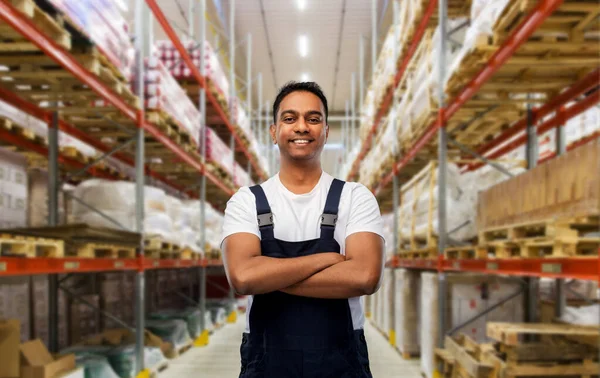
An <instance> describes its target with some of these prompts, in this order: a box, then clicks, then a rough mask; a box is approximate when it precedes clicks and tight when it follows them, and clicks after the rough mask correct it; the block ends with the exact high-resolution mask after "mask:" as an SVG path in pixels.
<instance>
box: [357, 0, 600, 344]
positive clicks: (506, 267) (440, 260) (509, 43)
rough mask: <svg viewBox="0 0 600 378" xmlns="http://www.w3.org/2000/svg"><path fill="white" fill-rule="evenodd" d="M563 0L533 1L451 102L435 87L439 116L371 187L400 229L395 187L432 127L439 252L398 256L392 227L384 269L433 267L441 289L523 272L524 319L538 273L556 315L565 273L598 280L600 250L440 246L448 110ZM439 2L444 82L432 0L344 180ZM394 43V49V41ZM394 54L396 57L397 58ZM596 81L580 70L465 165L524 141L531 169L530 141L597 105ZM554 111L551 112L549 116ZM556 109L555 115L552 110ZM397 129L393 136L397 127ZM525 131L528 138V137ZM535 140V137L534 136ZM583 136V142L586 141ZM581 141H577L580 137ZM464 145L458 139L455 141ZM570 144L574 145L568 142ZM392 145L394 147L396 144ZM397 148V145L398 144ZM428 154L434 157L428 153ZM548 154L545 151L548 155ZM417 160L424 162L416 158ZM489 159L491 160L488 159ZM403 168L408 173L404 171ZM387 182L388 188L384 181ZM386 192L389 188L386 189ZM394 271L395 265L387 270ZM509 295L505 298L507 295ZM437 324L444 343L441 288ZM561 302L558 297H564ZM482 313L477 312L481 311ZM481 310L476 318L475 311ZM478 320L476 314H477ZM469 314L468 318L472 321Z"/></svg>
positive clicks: (443, 14) (443, 16)
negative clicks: (553, 287) (457, 251)
mask: <svg viewBox="0 0 600 378" xmlns="http://www.w3.org/2000/svg"><path fill="white" fill-rule="evenodd" d="M562 2H563V0H539V1H538V2H537V4H536V5H535V7H533V9H532V10H531V12H530V13H529V15H528V16H527V17H526V18H525V19H524V20H523V21H522V22H521V23H520V25H518V26H517V27H516V28H515V29H514V31H513V32H512V33H511V35H510V36H509V38H507V39H506V40H505V41H504V43H503V44H502V45H501V47H500V48H499V49H498V50H497V51H496V53H495V54H493V55H492V57H491V58H490V59H489V61H488V63H487V64H486V65H485V67H484V68H483V69H482V70H481V71H480V72H479V73H478V74H476V75H475V76H474V77H473V78H472V79H471V80H470V82H469V83H468V84H467V85H466V86H465V87H464V88H463V89H462V91H461V92H460V93H459V94H458V95H457V96H456V97H455V98H454V100H453V101H451V102H450V103H448V104H446V102H445V100H446V99H445V93H444V89H443V86H442V85H440V86H439V90H438V93H437V100H438V103H439V104H440V109H439V111H438V115H437V119H436V120H435V121H434V122H432V124H431V125H430V126H429V127H428V128H427V129H426V131H425V132H424V133H423V134H422V136H421V137H420V138H419V139H418V140H417V141H416V142H415V143H414V144H413V145H412V146H411V147H410V149H409V150H408V151H406V152H405V153H404V154H403V156H402V157H401V159H400V160H399V161H398V162H396V163H395V164H394V165H393V166H392V170H391V172H390V173H389V174H388V175H387V176H385V177H384V178H383V180H381V181H380V182H379V184H378V186H377V187H376V188H372V191H373V193H374V194H375V195H377V196H379V197H385V198H389V197H388V196H390V195H393V206H394V209H393V211H394V229H395V230H397V228H398V227H397V226H398V216H399V214H398V209H399V208H398V201H399V198H398V196H399V186H400V183H401V182H406V181H407V180H409V179H410V178H411V177H412V176H413V173H412V172H414V171H415V169H414V168H415V166H416V167H417V169H416V171H419V170H420V168H422V167H423V166H424V163H423V162H420V163H415V161H414V159H415V157H416V155H417V154H418V153H419V152H420V151H422V150H423V149H424V148H425V147H426V146H430V143H431V142H432V141H434V136H436V134H437V160H438V162H439V164H438V172H437V174H438V180H439V181H438V193H437V198H439V203H438V214H437V217H438V234H439V239H438V256H437V259H406V258H401V257H400V255H398V252H399V240H398V235H397V232H395V233H394V240H393V243H394V251H395V252H394V253H395V255H394V256H393V258H392V259H391V260H389V261H388V262H387V267H389V268H406V269H416V270H428V271H437V272H438V278H439V279H438V283H439V292H440V293H445V292H446V287H447V284H446V273H448V272H476V273H483V274H491V275H509V276H516V277H524V278H525V283H526V287H527V289H526V290H525V291H524V293H525V297H526V302H527V311H526V313H527V320H528V321H532V320H533V319H534V318H535V312H536V310H535V298H536V291H535V290H536V284H535V278H540V277H546V278H555V279H557V286H558V289H557V293H558V295H557V297H558V298H557V302H558V304H557V314H560V312H561V309H564V303H565V295H564V279H582V280H592V281H599V282H600V251H599V258H598V259H595V258H591V259H578V258H528V259H477V260H471V259H446V258H445V257H444V250H445V248H446V244H447V218H446V200H445V199H446V170H447V164H448V156H447V153H448V144H449V143H450V144H453V145H455V146H458V145H457V144H455V143H456V142H454V141H452V140H450V139H449V137H448V135H447V131H446V124H447V123H448V121H449V120H450V119H451V117H452V116H453V115H454V114H456V113H457V111H458V110H459V109H461V107H463V105H465V103H466V102H467V101H468V100H469V99H471V98H472V97H473V96H474V95H475V94H476V93H477V92H478V90H479V89H480V88H481V87H482V85H483V84H484V83H485V82H486V81H487V80H489V79H490V78H491V77H492V76H493V75H494V73H496V72H497V71H498V70H499V69H500V68H501V67H502V66H503V64H504V63H505V62H506V61H507V60H509V59H510V58H511V57H512V55H513V54H514V53H515V52H516V51H517V49H518V48H519V47H520V46H521V45H522V44H523V43H524V42H525V41H527V40H528V38H529V37H530V36H531V35H532V34H533V33H534V32H535V30H536V29H537V28H538V27H539V26H540V25H541V24H542V23H543V22H544V20H546V19H547V18H548V17H550V15H551V14H552V13H553V12H554V11H555V10H556V9H557V8H558V7H559V6H560V5H561V4H562ZM397 4H398V3H397V1H396V2H395V9H394V12H395V14H397V13H398V5H397ZM436 8H437V10H438V18H437V22H439V25H440V28H441V47H440V49H439V54H440V58H438V62H437V63H438V64H437V71H438V82H439V83H443V82H444V80H443V79H444V77H445V75H446V72H445V70H446V66H447V62H445V61H444V58H443V57H444V56H445V51H446V48H447V47H446V44H447V40H448V30H447V26H446V24H447V19H448V17H447V14H448V12H447V10H448V1H447V0H430V1H429V3H428V5H427V7H426V9H425V11H424V13H423V16H422V18H421V20H420V22H419V25H418V26H417V28H416V31H415V34H414V35H415V36H414V38H413V39H412V41H411V43H410V45H409V47H408V50H407V53H406V54H405V55H404V57H403V59H402V61H401V62H400V63H399V65H398V71H397V73H396V75H395V78H394V81H393V83H394V85H392V87H391V88H390V89H389V90H388V92H387V94H386V96H385V97H384V100H383V102H382V105H381V106H380V108H379V110H378V111H377V112H376V117H375V121H374V124H373V126H372V128H371V129H370V132H369V134H368V137H367V138H366V140H365V141H364V143H363V145H362V146H361V149H360V153H359V155H358V156H357V158H356V160H355V161H354V163H353V166H352V169H351V171H350V173H349V176H348V180H351V179H353V178H356V177H357V171H358V166H359V164H360V162H361V161H362V159H363V158H364V157H365V156H366V154H367V152H368V151H369V150H370V149H371V147H372V141H373V139H374V136H375V133H376V131H377V127H378V125H379V124H380V121H381V119H382V118H383V117H384V116H385V115H386V114H387V113H388V112H389V111H390V107H391V105H392V104H393V103H394V92H395V89H396V87H397V85H398V84H399V83H400V81H401V79H402V76H403V75H404V72H405V70H406V67H407V66H408V64H409V62H410V60H411V59H412V57H413V55H414V53H415V51H416V49H417V47H418V46H419V44H420V43H421V39H422V37H423V34H424V32H425V29H426V28H427V27H428V26H430V22H431V21H432V19H433V17H434V15H435V11H436ZM397 22H398V20H397V18H396V19H395V20H394V24H395V25H398V24H397ZM396 50H397V48H396ZM394 56H395V57H398V52H397V51H395V53H394ZM396 61H398V59H396ZM599 82H600V69H596V70H595V71H593V72H591V73H590V74H588V75H586V76H585V77H583V78H581V79H580V80H579V81H577V82H576V83H574V84H572V85H571V86H570V87H568V88H565V90H563V91H562V92H561V93H560V94H558V95H556V96H555V97H554V98H552V99H550V100H549V101H547V102H546V103H545V104H544V105H542V106H540V107H538V108H535V109H533V110H532V111H531V112H530V116H529V117H527V118H524V119H521V120H520V121H519V122H516V123H515V124H513V125H512V126H511V127H510V128H509V129H507V130H504V131H503V132H502V133H501V134H500V135H499V136H497V137H496V138H495V139H493V140H492V141H490V142H488V143H486V144H485V145H483V146H482V147H481V148H479V149H477V151H472V150H470V149H463V148H460V149H461V150H462V152H463V153H465V154H466V155H472V156H474V157H475V158H476V159H479V160H480V162H477V163H471V164H469V165H468V166H469V168H470V169H476V168H478V167H479V166H481V165H484V164H488V163H490V160H491V159H495V158H497V157H499V156H502V155H503V154H505V153H507V152H510V151H512V150H513V149H515V148H516V147H518V146H522V145H524V144H526V145H527V156H528V165H529V167H530V168H532V167H533V166H535V165H536V164H537V163H538V161H537V156H535V157H534V156H533V154H532V153H531V152H532V150H533V146H534V143H537V141H536V140H535V138H532V136H534V135H536V134H537V135H540V134H542V133H544V132H547V131H548V130H551V129H555V128H559V132H561V133H562V135H563V136H564V127H563V126H564V124H565V122H566V121H567V120H568V119H570V118H572V117H574V116H576V115H578V114H580V113H582V112H583V111H585V110H587V109H589V108H590V107H591V106H594V105H596V104H597V103H598V102H599V101H600V91H599V90H596V91H595V92H591V93H589V92H590V91H591V90H593V89H596V88H598V83H599ZM585 93H587V94H588V95H587V96H586V97H585V98H584V99H583V100H579V101H577V98H578V97H580V96H581V95H583V94H585ZM572 101H577V102H576V103H575V104H574V105H571V106H570V107H568V108H566V109H565V106H566V104H567V103H570V102H572ZM393 113H394V112H393V111H392V112H390V115H389V117H391V121H390V122H391V123H390V125H393V126H392V127H394V128H396V127H397V119H396V117H395V115H394V114H393ZM553 113H554V115H553ZM552 115H553V116H552ZM547 116H552V117H551V118H549V119H547V120H545V121H544V122H543V123H542V124H540V125H538V126H537V127H536V124H538V123H539V121H541V120H543V119H546V118H547ZM524 130H526V131H527V133H526V135H525V136H523V137H521V138H518V139H516V140H514V141H512V142H511V143H510V144H507V145H505V146H503V147H502V148H499V149H497V151H494V152H493V153H492V154H488V152H490V151H491V150H492V149H494V148H496V147H498V146H500V145H502V144H503V143H505V142H507V141H508V140H510V139H511V138H512V137H514V136H515V135H517V133H519V132H521V131H524ZM394 135H397V134H396V133H394ZM528 136H529V138H528ZM597 137H598V135H593V136H591V137H589V138H587V140H588V141H589V140H590V139H593V138H597ZM562 140H563V146H562V147H561V148H560V150H559V151H558V154H560V153H563V152H564V151H566V149H567V148H566V146H565V145H564V137H563V138H562ZM532 142H533V143H532ZM583 142H585V141H582V142H581V143H583ZM581 143H579V144H581ZM459 147H461V146H459ZM572 147H575V146H572ZM394 148H396V146H394ZM394 151H397V149H395V150H394ZM432 158H433V157H432ZM547 159H548V158H546V160H547ZM419 164H421V165H419ZM492 164H493V163H492ZM407 167H410V168H413V169H410V170H409V171H410V172H406V171H407V169H406V168H407ZM390 183H391V184H392V188H391V190H390V188H389V185H390ZM390 192H391V193H390ZM392 273H393V270H392ZM510 299H512V298H507V299H505V300H503V301H501V303H503V302H504V301H506V300H510ZM439 301H440V302H439V309H440V312H439V314H438V316H439V326H440V328H439V329H440V340H439V342H440V345H441V346H443V340H444V337H445V334H446V331H448V327H447V326H446V319H445V316H446V314H445V311H444V309H445V308H446V303H445V301H446V296H445V295H443V294H440V297H439ZM561 302H562V303H561ZM479 316H480V315H479ZM479 316H478V317H479ZM475 319H476V318H475ZM475 319H472V320H475Z"/></svg>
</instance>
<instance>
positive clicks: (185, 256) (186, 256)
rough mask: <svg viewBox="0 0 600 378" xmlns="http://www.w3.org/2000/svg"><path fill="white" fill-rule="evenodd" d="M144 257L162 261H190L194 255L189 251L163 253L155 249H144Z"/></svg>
mask: <svg viewBox="0 0 600 378" xmlns="http://www.w3.org/2000/svg"><path fill="white" fill-rule="evenodd" d="M144 256H146V257H148V258H151V259H163V260H192V259H193V258H194V256H195V253H194V252H193V251H191V250H189V249H184V250H180V251H164V250H155V249H145V250H144Z"/></svg>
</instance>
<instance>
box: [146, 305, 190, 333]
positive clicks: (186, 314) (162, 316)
mask: <svg viewBox="0 0 600 378" xmlns="http://www.w3.org/2000/svg"><path fill="white" fill-rule="evenodd" d="M149 319H152V320H183V321H184V322H185V323H186V324H187V330H188V333H189V335H190V337H191V338H192V339H196V338H197V337H198V336H200V333H201V332H202V328H201V326H200V324H201V319H202V316H201V314H200V310H199V309H198V308H197V307H188V308H185V309H183V310H173V309H169V310H161V311H157V312H155V313H152V314H150V316H149Z"/></svg>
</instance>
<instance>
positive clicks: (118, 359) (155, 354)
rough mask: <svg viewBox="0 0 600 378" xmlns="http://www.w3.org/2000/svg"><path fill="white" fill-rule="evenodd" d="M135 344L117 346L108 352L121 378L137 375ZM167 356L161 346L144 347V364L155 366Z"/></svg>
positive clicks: (108, 356) (111, 362)
mask: <svg viewBox="0 0 600 378" xmlns="http://www.w3.org/2000/svg"><path fill="white" fill-rule="evenodd" d="M135 348H136V347H135V345H125V346H120V347H116V348H115V349H112V350H111V351H110V352H108V353H107V355H106V356H107V358H108V361H109V362H110V364H111V366H112V367H113V369H114V370H115V372H116V373H117V375H118V376H119V377H120V378H131V377H135V376H136V371H135V358H136V353H135ZM164 359H165V357H164V356H163V354H162V352H161V351H160V349H159V348H152V347H146V348H144V366H146V367H153V366H156V365H158V364H160V363H161V362H162V361H164Z"/></svg>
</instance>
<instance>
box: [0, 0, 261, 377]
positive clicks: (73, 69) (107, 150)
mask: <svg viewBox="0 0 600 378" xmlns="http://www.w3.org/2000/svg"><path fill="white" fill-rule="evenodd" d="M192 2H193V0H190V9H192V8H193V7H192V5H193V3H192ZM232 4H233V3H232ZM150 10H151V11H152V14H153V16H154V18H155V19H156V20H157V21H158V23H159V24H160V25H161V26H162V27H163V29H164V30H165V32H166V34H167V35H168V37H169V38H170V40H171V41H172V42H173V44H174V45H175V46H176V48H177V50H178V51H179V53H180V54H181V56H182V59H183V60H184V61H185V63H186V65H187V66H188V68H189V69H190V70H191V71H192V74H193V76H194V78H195V80H196V81H197V82H198V84H199V86H200V93H199V97H200V100H199V104H198V106H199V108H200V111H201V113H202V130H203V133H202V135H201V136H200V137H201V153H202V156H201V158H200V159H197V158H196V157H195V156H193V155H192V154H190V153H189V152H188V151H186V150H185V149H184V148H182V147H181V146H180V145H178V144H176V143H175V142H173V141H172V140H171V139H169V137H167V136H166V135H165V134H163V132H162V131H161V130H160V129H159V128H158V127H157V126H155V125H153V124H152V123H150V122H148V121H146V119H145V116H144V110H143V109H136V108H134V107H133V106H131V105H129V104H128V103H127V102H125V101H124V99H122V98H121V97H120V96H119V95H117V94H116V93H114V92H113V91H112V90H111V89H110V88H108V87H107V86H106V85H105V84H104V83H102V82H101V81H100V80H99V79H98V78H97V77H96V76H94V75H93V74H92V73H90V72H89V71H88V70H86V69H85V68H84V67H83V66H82V65H81V64H80V63H79V62H78V61H77V60H76V59H75V58H74V56H73V55H71V54H70V53H69V52H68V51H66V50H65V49H63V48H62V47H60V46H58V45H57V43H56V42H55V41H54V40H52V38H50V37H49V36H47V35H45V34H44V33H43V32H41V31H40V30H39V29H38V28H37V27H36V26H35V24H33V23H32V22H31V21H30V20H29V19H28V18H27V17H26V16H25V15H23V14H21V13H20V12H19V11H18V10H16V9H15V8H14V7H13V6H12V5H11V4H10V3H9V2H8V1H0V20H2V21H4V22H5V23H7V24H8V25H10V26H11V27H12V28H13V29H14V30H15V31H17V32H18V33H19V34H21V35H22V36H23V37H24V38H25V39H26V40H28V41H30V42H31V43H33V44H34V45H35V46H36V47H37V48H38V49H39V50H40V51H42V52H43V53H44V54H45V55H46V56H47V57H49V58H51V59H52V60H53V61H55V62H56V63H57V64H59V65H60V66H61V67H62V68H63V69H65V70H67V71H68V72H70V73H71V74H72V75H73V76H74V77H75V78H77V79H78V81H79V82H80V83H82V84H85V85H86V86H88V87H89V88H90V89H91V90H93V91H94V93H95V94H97V95H98V97H100V98H101V99H103V100H105V101H106V102H107V103H108V104H110V105H111V106H114V108H116V109H118V111H119V112H120V113H121V114H122V115H123V116H124V117H126V118H127V119H129V120H131V121H133V122H135V125H136V127H135V135H134V136H132V138H131V139H130V140H129V141H128V142H127V144H129V143H132V142H133V143H135V154H134V158H132V157H131V156H129V155H127V154H126V153H123V151H121V150H122V149H123V147H122V146H117V147H114V148H111V147H109V146H107V145H105V144H104V143H102V142H101V141H100V140H96V139H95V138H93V137H90V136H89V135H88V134H86V133H85V132H84V131H82V130H80V129H78V128H77V127H76V126H73V125H71V124H69V123H68V122H65V121H63V120H61V119H59V117H58V114H57V113H55V112H50V111H48V110H45V109H42V108H40V107H38V106H37V105H35V104H33V103H30V102H28V101H26V100H24V99H22V98H21V97H19V96H18V95H17V94H15V93H12V92H10V91H8V90H5V89H0V99H2V100H4V101H6V102H7V103H9V104H11V105H14V106H16V107H18V108H19V109H20V110H22V111H24V112H26V113H28V114H30V115H32V116H34V117H36V118H39V119H41V120H43V121H46V122H47V123H48V146H45V145H44V144H39V143H35V142H33V141H31V140H28V139H27V138H25V137H23V136H21V135H17V134H13V133H10V132H7V131H5V130H2V129H0V140H3V141H5V142H7V143H10V144H12V145H13V146H16V147H17V148H20V149H22V150H26V151H32V152H36V153H38V154H40V155H42V156H44V155H47V156H48V157H49V159H48V172H49V177H50V179H49V181H50V183H49V225H51V226H53V225H57V224H58V193H59V190H60V188H59V175H60V172H59V164H60V165H61V167H62V168H63V169H65V170H77V174H84V173H86V174H88V175H90V176H92V177H99V178H105V179H118V178H119V177H115V176H114V174H110V173H107V172H105V171H102V170H99V169H97V168H96V167H95V165H96V164H97V163H98V162H99V161H100V160H102V159H103V158H106V157H108V156H112V157H114V158H116V159H118V160H119V161H120V162H122V163H125V164H126V165H127V166H129V167H135V183H136V224H137V228H136V231H137V232H138V233H140V234H142V235H143V220H144V182H145V177H146V176H148V177H150V178H152V179H155V180H158V181H161V182H162V183H164V184H166V185H168V186H169V187H171V188H173V189H175V190H178V191H179V192H180V193H182V194H185V195H188V196H190V197H196V198H199V199H200V204H201V209H200V212H201V227H202V229H203V230H204V224H205V206H204V205H205V202H206V196H207V185H210V186H211V188H214V189H216V190H217V191H218V193H219V196H218V198H216V200H217V201H219V202H220V203H221V204H222V203H223V200H226V199H227V198H229V197H230V196H231V195H232V194H233V190H232V189H231V188H229V187H227V186H225V185H224V184H223V183H222V182H221V181H220V180H219V179H218V178H217V177H215V176H214V175H213V174H211V173H210V172H209V171H208V170H206V165H205V164H204V162H205V161H206V140H205V134H204V130H205V127H208V126H209V124H208V122H207V120H206V114H207V105H208V106H210V108H211V109H212V111H213V112H215V113H216V114H217V117H216V118H217V120H216V122H218V123H219V124H222V125H225V126H226V129H227V130H228V132H229V137H230V145H231V150H232V159H234V160H237V161H238V162H239V163H240V164H241V165H242V164H246V165H247V167H248V171H249V172H248V173H249V175H250V176H251V177H254V178H255V179H256V180H264V179H266V172H265V171H264V170H263V169H262V168H261V167H260V166H259V164H258V162H257V161H256V160H255V159H254V158H253V157H252V155H251V154H250V153H249V151H248V149H247V148H246V147H245V146H244V144H243V143H242V139H241V138H240V135H238V133H237V131H236V129H235V127H234V126H233V123H234V119H233V112H231V111H230V117H231V118H230V119H228V118H227V116H226V114H225V112H224V110H223V109H222V108H221V106H220V105H219V103H218V102H217V100H216V98H215V97H214V96H213V95H212V93H210V91H209V90H208V85H207V78H206V76H205V71H204V69H205V68H204V64H203V63H204V54H202V61H201V63H202V64H201V65H200V66H201V67H200V70H198V68H197V67H196V66H195V65H194V64H193V62H192V60H191V58H190V56H189V55H188V53H187V51H186V49H185V47H184V46H183V44H182V43H181V41H180V39H179V37H178V36H177V34H176V33H175V31H174V30H173V28H172V26H171V25H170V24H169V22H168V21H167V19H166V18H165V16H164V14H163V13H162V11H161V9H160V7H159V6H158V4H157V2H156V1H155V0H136V2H135V19H136V30H135V35H136V38H135V50H136V75H135V76H136V78H142V77H143V73H144V58H145V56H147V55H148V53H149V45H150V43H149V39H148V36H149V30H150V28H149V21H150ZM197 14H198V19H199V23H200V27H199V30H198V32H197V34H198V39H199V44H200V48H201V49H202V51H204V41H205V39H206V27H207V24H206V0H200V1H199V10H198V12H197ZM234 16H235V8H234V6H232V7H231V9H230V17H231V20H230V24H231V29H230V36H229V45H230V49H229V51H230V54H231V57H230V65H231V68H230V82H231V83H232V85H231V93H230V94H231V98H232V99H233V97H234V96H235V94H236V89H235V80H236V77H235V72H234V69H233V67H234V64H235V60H234V59H235V38H234V33H233V25H234V22H233V17H234ZM247 47H248V51H249V54H248V71H247V72H248V80H247V83H246V86H247V87H246V89H247V96H248V98H247V102H248V108H249V117H252V109H251V106H252V102H251V98H250V96H251V89H252V88H251V83H252V81H253V80H252V78H251V77H250V75H251V69H250V66H249V65H250V49H251V42H250V37H249V38H248V46H247ZM260 84H261V83H260V75H259V86H260ZM261 92H262V91H260V90H259V97H260V98H259V104H260V103H261V102H262V93H261ZM136 94H137V95H138V97H139V98H140V99H141V103H142V104H143V102H144V101H143V99H144V85H143V81H141V80H138V81H137V82H136ZM230 110H231V109H230ZM260 110H261V109H260V106H259V111H258V114H259V122H260ZM258 125H259V130H260V128H261V127H262V124H260V123H259V124H258ZM59 131H61V132H65V133H67V134H69V135H71V136H73V137H75V138H77V139H79V140H80V141H82V142H84V143H87V144H88V145H90V146H92V147H94V148H96V149H97V150H99V151H101V152H102V153H104V155H103V156H102V157H101V158H100V159H98V160H95V161H93V162H91V163H89V164H83V163H81V162H78V161H76V160H74V159H72V158H69V157H68V156H64V155H63V154H62V153H61V152H60V150H59V147H58V133H59ZM146 136H151V137H152V138H154V139H155V140H156V141H158V142H159V143H160V144H161V145H162V146H164V147H165V148H166V149H168V150H169V151H170V152H172V153H173V154H174V155H175V156H176V157H177V159H178V160H179V161H180V162H181V163H183V164H185V165H186V166H187V167H189V168H191V170H192V171H193V173H192V177H196V178H197V180H198V181H199V185H198V188H199V190H197V189H189V187H188V186H187V185H185V180H184V181H183V183H182V182H177V181H178V180H177V179H175V180H172V179H168V178H167V177H165V176H164V175H163V174H160V173H158V172H155V171H153V170H151V169H150V168H149V167H148V166H147V165H146V163H145V149H144V145H145V137H146ZM236 152H237V154H236ZM242 166H244V165H242ZM204 242H205V232H202V245H203V246H204ZM143 247H144V240H143V237H142V238H141V241H140V248H139V250H140V254H139V255H138V256H137V258H132V259H83V258H82V259H79V258H60V259H58V258H57V259H53V258H27V259H22V258H8V257H0V276H11V275H35V274H48V275H49V277H50V278H49V280H50V285H49V287H50V289H49V293H48V294H49V305H50V311H49V312H50V313H49V330H50V345H49V347H50V349H51V350H52V351H55V352H56V351H57V345H58V333H57V324H58V290H59V282H58V275H59V274H73V273H93V272H118V271H135V272H137V276H136V289H135V293H136V294H135V297H136V298H135V299H136V300H135V302H136V311H135V314H136V326H135V329H136V339H137V343H136V344H137V345H136V356H137V358H136V371H137V372H142V371H144V365H143V361H144V358H143V349H144V348H143V342H144V341H143V337H144V336H143V335H144V332H143V329H144V311H143V309H144V292H145V291H144V286H145V276H144V272H145V271H146V270H153V269H183V268H187V269H189V268H194V269H199V273H200V275H199V277H200V279H199V287H200V294H199V298H198V307H199V308H200V310H201V316H202V318H201V322H202V328H203V329H205V328H206V327H205V325H204V319H205V317H204V314H205V311H206V281H207V274H206V268H207V267H222V261H221V260H208V259H206V258H205V259H199V260H154V259H148V258H145V257H144V252H143V251H144V248H143ZM232 294H233V292H232V291H230V297H231V298H233V295H232ZM95 310H98V309H95ZM202 337H203V338H204V339H203V340H202V341H200V345H201V344H202V343H206V342H208V334H207V333H206V334H203V336H202Z"/></svg>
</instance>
